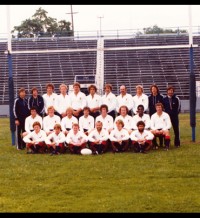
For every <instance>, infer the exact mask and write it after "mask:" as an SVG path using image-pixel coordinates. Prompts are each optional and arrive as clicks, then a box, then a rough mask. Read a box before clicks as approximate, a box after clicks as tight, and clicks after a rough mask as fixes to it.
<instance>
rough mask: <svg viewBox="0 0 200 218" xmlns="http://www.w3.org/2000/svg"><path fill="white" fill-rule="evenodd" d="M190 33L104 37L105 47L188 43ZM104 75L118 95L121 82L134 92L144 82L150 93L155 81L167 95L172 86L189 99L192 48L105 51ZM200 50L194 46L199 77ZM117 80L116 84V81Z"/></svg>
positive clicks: (197, 41) (185, 98) (196, 39)
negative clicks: (169, 87) (110, 38)
mask: <svg viewBox="0 0 200 218" xmlns="http://www.w3.org/2000/svg"><path fill="white" fill-rule="evenodd" d="M188 40H189V39H188V36H185V35H184V36H174V35H172V36H152V37H150V36H148V37H147V36H140V37H136V38H130V39H120V40H118V39H115V40H105V43H104V45H105V47H126V46H127V47H130V46H158V45H159V46H163V45H183V44H186V45H187V44H188ZM194 44H199V45H200V38H199V36H195V37H194ZM104 57H105V58H104V66H105V69H104V78H105V82H106V83H112V84H113V89H114V90H115V93H116V94H119V85H118V84H125V85H126V86H127V88H128V92H129V93H131V94H132V95H133V94H135V86H136V85H138V84H141V85H143V87H144V92H145V93H147V94H149V88H150V86H151V85H152V84H157V85H158V87H159V89H160V91H161V92H162V93H164V94H166V88H167V86H169V85H173V86H174V87H175V89H176V93H177V95H178V96H179V97H180V99H181V100H188V99H189V74H190V65H189V58H190V57H189V49H188V48H162V49H144V50H122V51H116V50H114V51H105V53H104ZM199 57H200V49H199V47H197V48H194V72H195V74H196V78H197V79H198V80H199V78H200V77H199V76H200V72H199V70H200V68H199V66H200V63H199ZM114 79H116V80H118V82H117V83H113V80H114Z"/></svg>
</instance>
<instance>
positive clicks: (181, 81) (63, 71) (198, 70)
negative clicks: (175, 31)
mask: <svg viewBox="0 0 200 218" xmlns="http://www.w3.org/2000/svg"><path fill="white" fill-rule="evenodd" d="M188 41H189V38H188V36H187V35H163V36H162V35H159V36H150V35H149V36H137V37H133V38H124V39H104V47H105V48H111V47H130V46H137V47H138V46H158V45H161V46H163V45H180V44H181V45H182V44H186V45H188ZM193 43H194V44H198V45H199V46H200V36H194V37H193ZM76 48H78V49H85V51H77V52H66V53H65V52H62V53H59V52H58V53H57V52H56V53H32V54H31V53H28V54H13V55H12V70H13V80H14V89H15V90H14V92H15V97H16V96H17V91H18V89H19V88H20V87H24V88H26V89H27V90H28V93H29V94H30V90H31V88H32V87H33V86H36V87H38V88H39V90H40V94H43V93H44V92H45V91H46V90H45V85H46V83H49V82H52V83H53V84H54V85H55V91H56V92H59V91H58V88H59V85H60V84H61V83H65V84H67V85H70V84H73V82H74V78H75V76H76V75H83V76H87V75H91V74H93V75H95V74H96V64H97V63H96V62H97V57H96V56H97V55H96V53H97V52H96V51H90V50H89V49H90V48H92V49H94V48H95V49H96V48H97V39H91V40H89V39H81V40H80V39H79V40H75V39H74V40H72V39H69V38H67V37H59V38H57V37H56V38H38V39H33V38H29V39H13V40H12V50H13V51H16V50H18V51H19V50H21V51H23V50H31V49H34V50H37V49H39V50H42V49H49V50H50V49H76ZM87 49H88V51H87ZM5 50H7V43H6V42H0V72H1V77H0V105H7V104H8V103H9V92H8V60H7V55H6V54H4V51H5ZM194 72H195V75H196V80H198V81H199V80H200V48H199V47H197V48H194ZM189 74H190V65H189V49H188V48H170V49H169V48H167V49H166V48H162V49H145V50H126V49H124V50H109V51H104V83H111V84H112V85H113V92H114V93H115V94H119V87H120V85H122V84H125V85H126V86H127V89H128V92H129V93H131V94H132V95H134V94H135V86H136V85H138V84H141V85H143V87H144V92H145V93H146V94H149V88H150V86H151V85H152V84H157V85H158V87H159V88H160V91H161V92H162V93H166V87H167V86H168V85H173V86H174V87H175V88H176V94H177V95H178V96H179V97H180V99H181V100H188V99H189Z"/></svg>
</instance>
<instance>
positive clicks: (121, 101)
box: [116, 93, 133, 113]
mask: <svg viewBox="0 0 200 218" xmlns="http://www.w3.org/2000/svg"><path fill="white" fill-rule="evenodd" d="M122 105H125V106H127V107H128V110H131V109H132V108H133V97H132V95H131V94H128V93H126V94H125V95H124V96H122V94H120V95H118V96H117V107H116V111H117V112H118V113H119V108H120V107H121V106H122Z"/></svg>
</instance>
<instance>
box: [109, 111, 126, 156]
mask: <svg viewBox="0 0 200 218" xmlns="http://www.w3.org/2000/svg"><path fill="white" fill-rule="evenodd" d="M127 116H129V115H127ZM109 139H110V141H111V145H112V150H113V152H124V151H127V150H128V148H129V133H128V130H127V129H124V128H122V129H121V130H119V129H118V128H114V129H113V130H112V131H111V133H110V135H109ZM119 140H120V141H121V142H120V143H119V142H118V141H119Z"/></svg>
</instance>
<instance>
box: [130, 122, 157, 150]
mask: <svg viewBox="0 0 200 218" xmlns="http://www.w3.org/2000/svg"><path fill="white" fill-rule="evenodd" d="M137 127H138V129H137V130H134V131H133V132H132V133H131V135H130V139H131V144H132V145H133V150H134V151H135V152H140V153H147V152H148V151H149V150H150V149H151V147H152V140H153V138H154V135H153V134H152V133H151V131H150V130H147V129H145V123H144V121H142V120H141V121H138V123H137Z"/></svg>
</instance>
